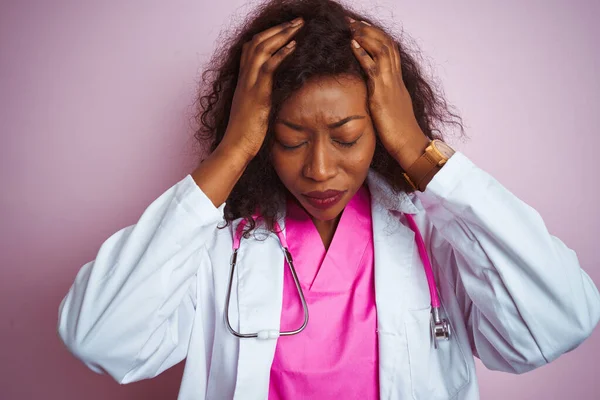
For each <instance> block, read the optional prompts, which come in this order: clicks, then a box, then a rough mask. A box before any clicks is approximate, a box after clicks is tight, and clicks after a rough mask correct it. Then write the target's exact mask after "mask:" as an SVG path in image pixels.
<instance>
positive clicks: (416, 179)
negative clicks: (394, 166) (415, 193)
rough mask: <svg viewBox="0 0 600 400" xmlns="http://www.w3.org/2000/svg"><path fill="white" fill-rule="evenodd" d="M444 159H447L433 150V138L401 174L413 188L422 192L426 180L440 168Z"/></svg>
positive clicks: (444, 161)
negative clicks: (419, 155)
mask: <svg viewBox="0 0 600 400" xmlns="http://www.w3.org/2000/svg"><path fill="white" fill-rule="evenodd" d="M446 161H448V159H447V158H446V157H444V156H443V155H441V154H440V152H439V151H436V150H435V148H434V140H432V141H431V142H430V143H429V146H427V148H426V149H425V151H424V152H423V154H422V155H421V157H419V158H418V159H417V160H416V161H415V162H414V163H413V164H412V165H411V166H410V167H408V169H407V170H406V172H405V173H404V174H403V175H404V179H406V181H407V182H408V183H409V184H410V185H411V186H412V188H413V189H415V190H419V191H421V192H422V191H424V190H425V187H426V186H427V182H429V181H430V180H431V178H432V177H433V175H435V173H436V172H437V171H439V170H440V169H441V168H442V166H443V165H444V164H445V163H446Z"/></svg>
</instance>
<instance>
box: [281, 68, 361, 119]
mask: <svg viewBox="0 0 600 400" xmlns="http://www.w3.org/2000/svg"><path fill="white" fill-rule="evenodd" d="M367 108H368V107H367V87H366V85H365V83H364V81H363V80H362V79H360V78H358V77H353V76H328V77H319V78H313V79H311V80H309V81H307V82H306V83H305V84H304V86H302V87H301V88H300V89H298V90H297V91H296V92H294V93H293V94H292V95H291V96H290V97H289V98H288V99H287V100H286V101H285V102H284V103H283V104H282V106H281V108H280V111H279V117H280V118H285V119H290V120H294V121H295V122H317V121H319V122H323V123H327V122H331V121H332V120H333V121H337V120H339V119H342V118H345V117H347V116H349V115H353V114H359V115H364V114H366V113H367Z"/></svg>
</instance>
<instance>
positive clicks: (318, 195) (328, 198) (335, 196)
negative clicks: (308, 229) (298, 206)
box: [302, 190, 346, 210]
mask: <svg viewBox="0 0 600 400" xmlns="http://www.w3.org/2000/svg"><path fill="white" fill-rule="evenodd" d="M344 193H346V191H341V190H326V191H324V192H318V191H313V192H308V193H303V194H302V196H304V198H305V199H306V201H308V202H309V203H310V205H311V206H313V207H314V208H318V209H320V210H325V209H327V208H329V207H332V206H333V205H335V204H337V203H338V202H339V201H340V200H341V199H342V197H343V196H344Z"/></svg>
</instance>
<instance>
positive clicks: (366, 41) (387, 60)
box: [354, 35, 395, 72]
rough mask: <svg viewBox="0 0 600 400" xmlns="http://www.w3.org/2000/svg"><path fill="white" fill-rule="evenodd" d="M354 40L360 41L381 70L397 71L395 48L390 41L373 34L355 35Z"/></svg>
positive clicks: (361, 45)
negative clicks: (386, 41) (381, 39)
mask: <svg viewBox="0 0 600 400" xmlns="http://www.w3.org/2000/svg"><path fill="white" fill-rule="evenodd" d="M354 40H355V41H356V42H358V44H359V45H360V47H362V48H364V49H365V50H366V51H367V53H369V56H371V59H373V61H374V62H375V63H376V64H377V67H378V69H379V71H380V72H384V71H392V72H395V66H394V64H395V62H394V54H393V51H394V48H393V46H390V45H389V44H388V43H385V42H382V41H380V40H379V39H377V38H374V37H371V36H366V35H365V36H359V35H355V36H354Z"/></svg>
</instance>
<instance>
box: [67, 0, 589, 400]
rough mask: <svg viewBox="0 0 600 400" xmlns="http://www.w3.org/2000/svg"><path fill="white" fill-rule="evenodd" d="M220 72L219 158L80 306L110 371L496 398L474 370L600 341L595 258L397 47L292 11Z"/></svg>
mask: <svg viewBox="0 0 600 400" xmlns="http://www.w3.org/2000/svg"><path fill="white" fill-rule="evenodd" d="M297 17H298V18H297ZM290 21H291V22H290ZM212 67H213V68H212V69H211V71H212V72H214V74H213V75H210V74H207V75H205V77H210V78H211V83H212V84H211V85H210V86H209V90H208V93H206V94H204V95H201V97H200V113H199V117H200V118H199V119H200V122H201V124H200V125H201V128H200V129H199V131H198V134H197V137H198V139H200V140H207V139H208V140H209V141H210V143H211V145H212V146H211V148H210V153H209V155H208V156H207V158H206V159H204V160H203V161H202V162H201V163H200V165H199V167H198V168H197V169H196V170H195V171H193V173H191V174H188V175H187V176H186V177H185V178H183V179H182V180H181V181H179V182H177V183H176V184H175V185H174V186H172V187H171V188H169V189H168V190H167V191H166V192H164V193H163V194H162V195H161V196H160V197H158V198H157V199H156V200H155V201H154V202H152V203H151V204H150V205H149V206H148V208H147V209H146V210H145V211H144V213H143V214H142V215H141V217H140V219H139V221H138V222H137V223H136V224H134V225H131V226H128V227H126V228H124V229H122V230H120V231H119V232H116V233H115V234H114V235H112V236H111V237H110V238H108V239H107V240H106V241H105V242H104V243H103V244H102V246H101V247H100V249H99V251H98V254H97V257H96V259H95V260H94V261H92V262H89V263H87V264H86V265H84V266H83V267H82V269H81V270H80V272H79V273H78V275H77V277H76V279H75V282H74V284H73V285H72V287H71V289H70V290H69V292H68V293H67V295H66V297H65V299H64V300H63V302H62V303H61V306H60V316H59V327H58V329H59V333H60V336H61V338H62V340H63V341H64V342H65V343H66V345H67V346H68V348H69V349H70V351H72V352H73V353H74V354H75V355H76V356H77V357H79V358H80V359H81V360H82V361H83V362H85V363H86V365H88V366H89V367H90V368H91V369H93V370H94V371H96V372H106V373H108V374H110V375H111V376H112V377H113V378H114V379H116V380H117V381H118V382H120V383H128V382H133V381H138V380H141V379H146V378H151V377H154V376H156V375H158V374H160V373H161V372H162V371H164V370H166V369H167V368H169V367H171V366H173V365H175V364H177V363H179V362H180V361H182V360H183V359H187V361H186V366H185V372H184V376H183V381H182V383H181V388H180V393H179V398H180V399H205V398H206V399H231V398H236V399H265V398H269V399H284V398H285V399H296V398H311V399H331V398H345V399H352V398H360V399H375V398H386V399H409V398H417V399H449V398H458V399H476V398H478V389H477V381H476V377H475V366H474V359H473V356H476V357H478V358H480V359H481V360H482V362H483V363H484V364H485V365H486V366H487V367H488V368H491V369H495V370H501V371H507V372H512V373H522V372H525V371H528V370H531V369H533V368H536V367H538V366H540V365H543V364H546V363H548V362H550V361H552V360H554V359H556V358H557V357H558V356H559V355H561V354H563V353H565V352H567V351H569V350H572V349H574V348H575V347H577V346H578V345H579V344H580V343H581V342H582V341H583V340H584V339H585V338H586V337H588V336H589V335H590V334H591V332H592V330H593V328H594V327H595V325H596V323H597V321H598V319H599V317H600V299H599V295H598V291H597V289H596V287H595V286H594V284H593V283H592V281H591V280H590V278H589V277H588V276H587V275H586V273H585V272H584V271H582V270H581V269H580V266H579V263H578V260H577V257H576V255H575V253H574V252H573V251H572V250H571V249H569V248H568V247H566V246H565V244H564V243H563V242H561V241H560V240H559V239H558V238H556V237H554V236H552V235H551V234H550V233H549V232H548V231H547V229H546V227H545V225H544V222H543V221H542V219H541V217H540V215H539V214H538V213H537V212H536V211H535V210H534V209H532V208H531V207H529V206H528V205H526V204H525V203H523V202H522V201H521V200H519V199H518V198H516V197H515V196H514V195H513V194H512V193H510V192H509V191H508V190H507V189H506V188H504V187H503V186H502V185H501V184H500V183H498V182H497V181H496V180H495V179H494V178H493V177H491V176H490V175H489V174H487V173H486V172H485V171H483V170H481V169H480V168H478V167H477V166H475V165H474V164H473V162H471V161H470V160H469V159H468V158H467V157H466V156H465V155H464V154H462V153H461V152H457V151H454V150H453V149H452V148H451V147H450V146H448V145H447V144H445V143H444V142H443V141H442V140H441V139H443V137H442V136H441V135H439V134H434V132H437V129H438V128H440V127H442V125H443V123H444V122H450V123H455V124H457V125H458V126H460V122H459V118H458V117H455V116H454V115H453V114H452V113H450V112H449V111H448V110H447V107H446V103H445V102H444V100H443V99H442V98H441V97H440V96H438V94H437V93H436V92H435V91H434V90H433V89H432V88H431V86H430V85H429V84H428V83H427V82H426V80H425V79H424V78H423V76H422V74H421V72H420V70H419V68H418V66H417V63H416V62H415V60H414V59H413V57H412V56H411V55H410V54H409V53H408V52H407V51H406V50H405V47H404V45H403V44H402V43H401V42H400V41H399V40H397V39H395V38H393V36H392V35H390V34H388V33H386V31H385V30H384V29H382V28H380V27H377V26H376V25H375V24H374V23H372V22H369V21H366V20H365V18H363V17H361V16H360V15H358V14H356V13H354V12H351V11H350V10H347V9H345V8H344V7H342V6H341V5H339V4H338V3H336V2H333V1H322V0H310V1H309V0H307V1H272V2H270V3H268V4H266V5H264V6H263V7H262V8H261V9H259V10H258V11H257V12H256V14H255V15H253V16H252V18H250V20H249V22H248V23H247V25H246V26H245V28H244V29H242V30H241V31H240V32H239V33H238V34H237V35H236V36H235V37H234V38H233V40H232V41H231V42H227V43H226V44H225V45H224V47H223V49H222V51H221V52H217V54H216V56H215V58H214V59H213V64H212ZM434 139H435V140H434ZM421 236H422V238H423V239H422V240H423V241H422V242H421V240H420V238H421ZM283 246H285V247H286V248H287V249H289V253H287V251H285V252H284V251H282V247H283ZM234 247H235V248H236V249H238V248H239V251H237V250H236V251H235V253H233V248H234ZM232 254H234V255H233V256H232ZM288 254H291V256H292V257H293V265H294V266H295V271H294V272H292V268H291V267H292V265H291V264H292V262H291V260H290V259H288ZM230 261H234V262H233V263H231V264H233V266H234V267H235V269H232V265H231V264H230ZM429 263H431V267H432V270H433V275H434V276H435V280H436V281H437V287H438V288H437V289H435V288H434V287H433V286H432V287H431V288H430V286H429V283H430V280H428V279H427V278H428V272H427V269H426V267H427V265H428V264H429ZM295 274H297V276H295ZM429 278H431V277H430V276H429ZM430 289H431V292H430ZM438 296H439V300H441V306H440V307H438V303H437V300H438V299H437V297H438ZM432 311H433V312H432ZM307 316H308V318H307ZM436 323H437V324H436ZM298 331H299V332H298ZM432 331H433V332H432ZM290 333H296V334H290ZM240 336H242V337H240Z"/></svg>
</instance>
